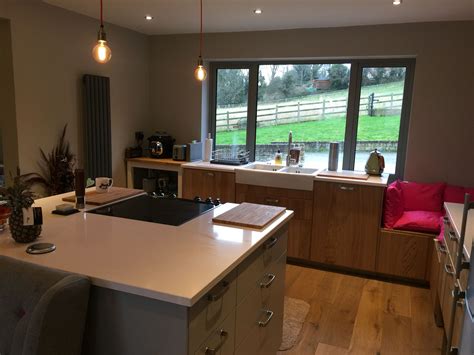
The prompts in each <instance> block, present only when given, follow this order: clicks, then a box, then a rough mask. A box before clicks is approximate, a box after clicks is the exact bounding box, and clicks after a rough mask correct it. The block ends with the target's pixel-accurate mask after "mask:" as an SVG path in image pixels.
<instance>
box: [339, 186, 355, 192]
mask: <svg viewBox="0 0 474 355" xmlns="http://www.w3.org/2000/svg"><path fill="white" fill-rule="evenodd" d="M339 189H341V190H343V191H354V190H355V188H354V186H344V185H340V186H339Z"/></svg>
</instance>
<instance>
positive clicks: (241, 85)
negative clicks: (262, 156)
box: [215, 69, 249, 155]
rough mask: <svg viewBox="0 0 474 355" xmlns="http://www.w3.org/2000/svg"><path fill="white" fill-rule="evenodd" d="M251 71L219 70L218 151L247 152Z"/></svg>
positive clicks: (217, 91)
mask: <svg viewBox="0 0 474 355" xmlns="http://www.w3.org/2000/svg"><path fill="white" fill-rule="evenodd" d="M248 88H249V69H217V82H216V132H215V139H216V142H215V143H216V147H215V149H216V150H221V151H228V152H230V153H229V154H231V155H235V152H237V151H239V150H246V147H245V145H246V139H247V102H248V90H249V89H248Z"/></svg>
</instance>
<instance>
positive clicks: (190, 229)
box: [0, 194, 293, 306]
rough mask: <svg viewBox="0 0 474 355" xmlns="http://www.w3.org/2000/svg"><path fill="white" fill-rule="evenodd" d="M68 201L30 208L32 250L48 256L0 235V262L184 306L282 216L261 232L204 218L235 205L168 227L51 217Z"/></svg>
mask: <svg viewBox="0 0 474 355" xmlns="http://www.w3.org/2000/svg"><path fill="white" fill-rule="evenodd" d="M67 195H69V194H63V195H57V196H52V197H48V198H44V199H39V200H36V202H35V205H36V206H41V207H43V216H44V225H43V232H42V233H41V237H40V238H39V239H38V240H37V241H38V242H52V243H54V244H55V245H56V248H57V249H56V251H54V252H52V253H50V254H44V255H30V254H27V253H26V252H25V250H26V247H27V245H26V244H18V243H16V242H14V240H13V239H12V238H11V237H10V236H9V232H8V231H5V232H3V234H0V255H6V256H10V257H13V258H16V259H20V260H23V261H26V262H31V263H35V264H38V265H43V266H47V267H51V268H56V269H60V270H64V271H69V272H73V273H78V274H83V275H87V276H89V277H90V278H91V280H92V283H93V284H94V285H96V286H101V287H104V288H109V289H113V290H118V291H123V292H127V293H132V294H136V295H140V296H145V297H149V298H153V299H157V300H162V301H166V302H171V303H175V304H178V305H183V306H192V305H193V304H194V303H195V302H196V301H197V300H199V299H200V298H201V297H202V296H203V295H204V294H205V293H206V292H208V291H209V290H210V289H211V288H212V287H214V286H215V285H216V284H217V282H218V281H219V280H220V279H221V278H222V277H223V276H225V275H226V274H227V273H228V272H229V271H231V270H232V269H233V268H235V267H236V266H237V265H238V264H239V263H240V262H241V261H242V260H244V259H245V258H246V257H247V256H248V255H250V253H252V252H253V251H254V250H256V249H257V248H258V247H259V246H260V245H261V244H262V243H263V242H264V241H265V240H267V239H268V238H269V237H270V236H271V235H273V234H274V233H275V232H276V231H277V230H278V229H279V228H280V227H282V226H283V225H284V224H285V223H286V222H288V221H289V220H290V219H291V217H292V215H293V212H292V211H286V212H285V213H284V214H283V215H282V216H281V217H279V218H278V219H276V220H275V221H274V222H272V223H271V224H270V225H269V226H268V227H267V228H265V229H264V230H262V231H252V230H248V229H241V228H233V227H226V226H221V225H214V224H213V223H212V218H213V217H214V216H218V215H220V214H222V213H223V212H225V211H228V210H229V209H231V208H232V207H234V206H236V205H235V204H225V205H221V206H219V207H217V208H215V209H214V210H212V211H210V212H208V213H205V214H203V215H201V216H199V217H197V218H195V219H193V220H191V221H189V222H188V223H185V224H183V225H181V226H178V227H174V226H168V225H162V224H156V223H149V222H142V221H135V220H130V219H123V218H116V217H109V216H103V215H97V214H92V213H87V212H85V213H82V212H81V213H76V214H73V215H70V216H66V217H64V216H57V215H52V214H51V213H50V212H51V210H52V209H54V206H56V205H58V204H60V203H62V201H61V199H62V197H65V196H67Z"/></svg>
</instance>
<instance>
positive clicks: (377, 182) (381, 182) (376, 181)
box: [314, 169, 388, 187]
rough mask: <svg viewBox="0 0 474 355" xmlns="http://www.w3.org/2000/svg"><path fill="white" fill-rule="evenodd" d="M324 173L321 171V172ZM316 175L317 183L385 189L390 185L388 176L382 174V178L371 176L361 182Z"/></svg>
mask: <svg viewBox="0 0 474 355" xmlns="http://www.w3.org/2000/svg"><path fill="white" fill-rule="evenodd" d="M322 171H324V169H323V170H321V171H320V172H322ZM318 174H319V173H317V174H316V176H315V177H314V180H316V181H328V182H339V183H346V184H355V185H365V186H377V187H385V186H387V183H388V174H382V175H381V176H374V175H371V176H369V178H368V179H367V180H359V179H350V178H342V177H335V176H320V175H318Z"/></svg>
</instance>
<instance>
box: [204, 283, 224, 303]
mask: <svg viewBox="0 0 474 355" xmlns="http://www.w3.org/2000/svg"><path fill="white" fill-rule="evenodd" d="M221 287H222V288H221V289H220V290H219V291H218V292H216V293H214V294H213V293H210V294H208V295H207V300H208V301H210V302H215V301H217V300H218V299H219V298H221V297H222V296H224V294H225V293H226V292H227V290H228V289H229V283H228V282H227V281H222V283H221Z"/></svg>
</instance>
